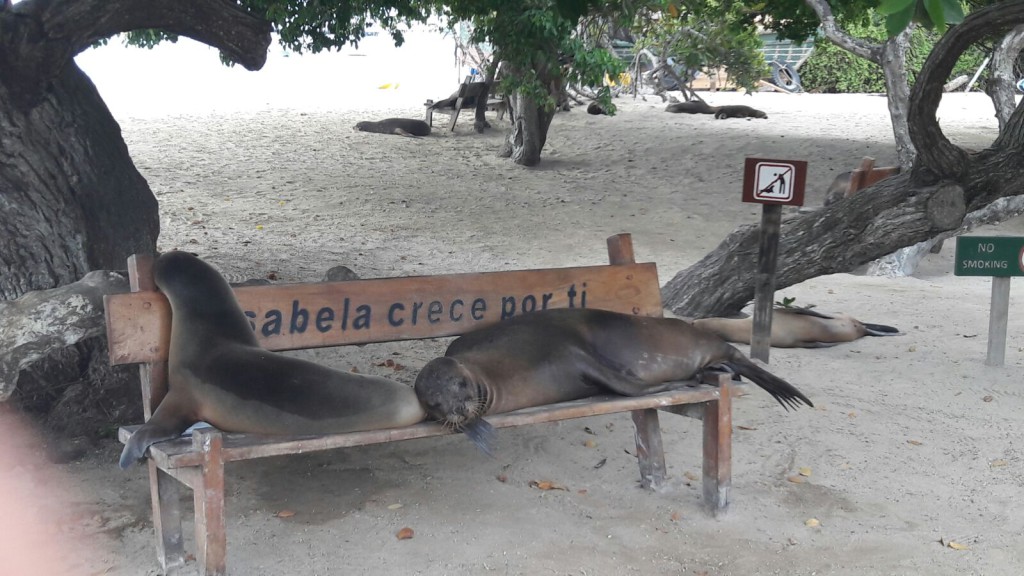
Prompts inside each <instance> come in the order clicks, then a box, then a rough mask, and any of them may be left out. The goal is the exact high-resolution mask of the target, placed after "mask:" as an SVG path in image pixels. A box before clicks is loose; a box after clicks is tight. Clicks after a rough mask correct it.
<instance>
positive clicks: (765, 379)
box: [723, 346, 814, 410]
mask: <svg viewBox="0 0 1024 576" xmlns="http://www.w3.org/2000/svg"><path fill="white" fill-rule="evenodd" d="M730 348H732V347H731V346H730ZM723 364H725V365H726V366H727V367H729V368H730V369H732V370H733V371H734V372H735V373H737V374H739V375H740V376H743V377H745V378H747V379H748V380H750V381H751V382H753V383H754V384H757V385H758V386H760V387H761V388H763V389H764V391H765V392H767V393H769V394H771V395H772V397H773V398H775V400H776V401H778V403H779V404H781V405H782V407H783V408H785V409H786V410H789V409H790V408H793V409H796V408H798V407H799V406H800V404H801V402H802V403H803V404H806V405H807V406H810V407H814V403H813V402H811V400H810V398H808V397H807V396H804V394H803V392H801V391H799V390H797V389H796V387H795V386H793V385H792V384H790V383H789V382H786V381H785V380H783V379H782V378H779V377H778V376H776V375H775V374H772V373H771V372H769V371H767V370H765V369H764V368H762V367H760V366H758V365H757V364H755V363H754V361H753V360H751V359H750V358H747V357H746V356H744V355H743V353H742V352H740V351H739V350H737V349H735V348H733V354H732V357H731V358H729V360H728V361H726V362H723Z"/></svg>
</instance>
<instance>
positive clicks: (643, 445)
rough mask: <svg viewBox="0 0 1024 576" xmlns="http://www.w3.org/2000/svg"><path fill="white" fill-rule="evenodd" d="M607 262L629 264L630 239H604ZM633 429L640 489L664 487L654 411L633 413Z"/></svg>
mask: <svg viewBox="0 0 1024 576" xmlns="http://www.w3.org/2000/svg"><path fill="white" fill-rule="evenodd" d="M608 262H609V263H610V264H633V263H635V262H636V256H635V255H634V253H633V237H632V236H630V235H629V234H616V235H615V236H611V237H609V238H608ZM632 416H633V425H634V426H635V427H636V458H637V463H638V464H639V465H640V485H641V486H643V487H644V488H647V489H655V488H659V487H660V486H662V485H663V484H664V483H665V449H664V447H663V445H662V442H661V424H660V422H659V421H658V411H657V410H656V409H654V408H646V409H644V410H634V411H633V412H632Z"/></svg>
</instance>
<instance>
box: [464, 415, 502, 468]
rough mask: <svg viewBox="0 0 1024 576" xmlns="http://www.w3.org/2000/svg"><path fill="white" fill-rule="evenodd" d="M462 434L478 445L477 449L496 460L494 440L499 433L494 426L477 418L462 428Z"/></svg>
mask: <svg viewBox="0 0 1024 576" xmlns="http://www.w3.org/2000/svg"><path fill="white" fill-rule="evenodd" d="M462 433H463V434H465V435H466V437H467V438H469V439H470V440H472V441H473V444H476V447H477V448H479V449H480V450H482V451H483V453H484V454H487V455H488V456H490V457H491V458H494V438H495V436H497V433H496V432H495V431H494V426H491V423H490V422H488V421H487V420H484V419H483V418H476V419H475V420H471V421H469V422H467V423H466V424H465V425H464V426H463V427H462Z"/></svg>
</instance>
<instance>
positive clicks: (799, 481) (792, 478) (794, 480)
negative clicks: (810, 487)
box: [786, 474, 806, 484]
mask: <svg viewBox="0 0 1024 576" xmlns="http://www.w3.org/2000/svg"><path fill="white" fill-rule="evenodd" d="M786 480H789V481H790V482H792V483H793V484H803V483H804V482H806V480H804V477H803V476H797V475H796V474H794V475H792V476H786Z"/></svg>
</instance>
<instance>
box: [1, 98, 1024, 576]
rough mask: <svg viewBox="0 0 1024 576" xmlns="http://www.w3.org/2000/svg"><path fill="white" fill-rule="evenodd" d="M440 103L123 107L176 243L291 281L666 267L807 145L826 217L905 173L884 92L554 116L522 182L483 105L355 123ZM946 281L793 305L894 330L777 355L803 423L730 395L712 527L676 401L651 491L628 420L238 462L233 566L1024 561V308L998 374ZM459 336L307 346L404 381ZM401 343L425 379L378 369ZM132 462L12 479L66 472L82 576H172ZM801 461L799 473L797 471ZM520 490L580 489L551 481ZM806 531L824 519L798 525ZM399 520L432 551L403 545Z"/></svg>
mask: <svg viewBox="0 0 1024 576" xmlns="http://www.w3.org/2000/svg"><path fill="white" fill-rule="evenodd" d="M449 84H451V83H450V82H449ZM450 89H451V88H446V89H444V90H442V92H441V93H440V94H437V93H434V94H421V93H415V92H413V93H408V94H407V95H403V96H402V97H401V98H399V97H391V96H387V97H381V98H380V100H379V102H378V103H377V106H376V109H375V110H370V109H369V108H370V107H367V106H364V105H360V107H357V108H358V109H348V108H346V107H345V103H344V102H342V101H339V102H335V103H334V105H333V106H323V105H319V104H318V105H309V106H306V105H302V104H297V105H293V106H291V107H285V106H279V105H277V104H272V105H268V106H264V107H262V108H260V107H259V106H256V107H255V108H256V109H253V110H241V111H231V112H223V113H222V112H216V111H213V112H206V113H197V112H194V111H193V112H189V113H182V114H176V113H168V114H164V115H160V114H149V115H141V114H139V115H132V114H130V113H128V112H125V111H124V109H118V108H116V107H115V108H114V112H115V115H117V116H118V118H119V120H120V121H121V124H122V128H123V130H124V135H125V139H126V141H127V142H128V146H129V148H130V149H131V152H132V155H133V157H134V158H135V160H136V163H137V165H138V167H139V169H140V171H141V172H142V173H143V175H144V176H145V177H146V178H147V179H148V181H149V183H150V186H151V187H152V188H153V191H154V192H155V193H156V195H157V197H158V198H159V201H160V208H161V223H162V226H163V234H162V236H161V239H160V248H161V249H171V248H176V247H177V248H187V249H188V250H191V251H193V252H197V253H199V254H201V255H202V256H203V257H204V258H206V259H208V260H209V261H210V262H212V263H214V264H215V265H217V266H218V267H220V268H221V269H222V270H223V271H224V272H225V273H227V274H229V275H231V276H232V277H237V278H252V277H257V278H259V277H265V276H267V275H268V274H269V273H271V272H273V273H275V274H276V275H277V277H278V278H279V281H281V282H292V281H309V280H318V279H320V278H322V276H323V274H324V272H325V271H326V270H327V269H328V268H330V267H331V266H334V265H337V264H345V265H347V266H350V267H351V268H353V269H354V270H355V271H356V272H357V273H358V274H360V275H361V276H363V277H378V276H400V275H415V274H424V273H445V272H467V271H480V270H499V269H509V268H532V267H548V266H570V265H582V264H600V263H603V262H605V251H604V240H605V238H606V237H607V236H609V235H611V234H614V233H618V232H631V233H632V234H633V236H634V242H635V245H636V249H637V253H638V257H639V259H640V260H645V261H655V262H657V263H658V266H659V270H660V276H661V281H662V282H665V281H667V280H668V279H669V278H670V277H671V275H672V274H674V273H675V272H676V271H677V270H679V269H681V268H684V267H686V266H688V265H690V264H692V263H694V262H695V261H696V260H697V259H698V258H700V257H701V256H702V255H703V254H705V253H706V252H707V251H708V250H710V249H712V248H714V247H715V245H716V244H717V243H718V242H720V241H721V240H722V238H723V237H724V236H725V235H726V234H727V233H728V232H729V231H731V230H732V229H733V228H734V227H736V226H737V225H740V224H746V223H750V222H754V221H756V219H757V218H758V214H759V209H758V208H757V207H756V206H753V205H745V204H742V203H741V202H740V201H739V196H740V188H741V179H742V165H743V159H744V157H745V156H748V155H758V156H767V157H781V158H791V159H803V160H807V161H808V162H809V163H810V175H809V182H808V194H807V205H809V206H813V205H820V203H821V201H822V198H823V194H824V189H825V187H827V185H828V183H829V182H830V181H831V179H832V177H833V176H834V175H835V174H836V173H838V172H839V171H842V170H847V169H849V168H852V167H853V166H854V165H855V164H856V163H857V162H858V161H859V159H860V158H861V157H862V156H865V155H870V156H874V157H876V158H877V159H878V160H879V163H880V164H885V163H888V162H891V161H892V159H893V147H892V143H891V132H890V127H889V124H888V116H887V112H886V106H885V100H884V98H882V97H879V96H869V95H853V96H828V95H795V96H790V95H781V94H757V95H755V96H753V97H748V96H741V95H738V94H706V96H707V97H708V98H709V99H710V100H711V102H712V103H713V104H721V103H747V104H751V105H754V106H756V107H758V108H761V109H763V110H765V111H767V112H768V115H769V119H768V120H757V121H746V120H730V121H715V120H713V119H712V118H711V117H709V116H688V115H669V114H666V113H664V112H662V108H663V105H662V104H661V102H660V100H657V99H654V100H653V101H647V102H645V101H641V100H637V101H633V100H631V99H625V98H620V99H619V100H618V103H619V105H620V107H621V108H620V113H619V115H617V116H615V117H593V116H588V115H586V114H585V113H584V112H583V111H582V110H574V111H573V112H570V113H565V114H559V115H558V116H557V117H556V118H555V121H554V123H553V126H552V129H551V133H550V136H549V139H548V144H547V147H546V149H545V153H544V160H543V163H542V165H541V166H539V167H538V168H534V169H524V168H521V167H517V166H514V165H512V164H510V163H509V162H507V161H505V160H502V159H498V158H496V157H495V151H496V150H497V148H498V145H499V143H500V140H501V138H502V130H501V127H503V124H497V125H496V126H497V128H498V129H496V130H493V131H491V132H490V133H488V134H485V135H483V136H480V135H476V134H475V133H473V131H472V129H471V124H470V121H469V119H468V118H467V119H466V121H464V122H460V124H459V126H458V128H457V129H456V131H455V133H454V134H445V133H442V132H439V133H435V134H434V135H432V136H430V137H428V138H425V139H405V138H398V137H391V136H382V135H375V134H365V133H357V132H353V131H352V130H351V127H352V125H353V124H355V122H356V121H358V120H362V119H369V118H380V117H386V116H408V117H421V115H422V106H420V102H422V99H423V97H437V96H440V95H444V94H445V93H446V92H447V91H449V90H450ZM399 92H400V91H399ZM940 116H941V121H942V126H943V127H944V129H945V130H946V131H947V133H948V134H950V135H951V137H952V138H953V139H954V141H956V142H958V143H962V144H964V145H968V146H973V147H983V146H985V145H986V144H988V143H989V142H991V140H992V139H993V138H994V136H995V125H996V124H995V120H994V118H992V114H991V107H990V104H989V102H988V100H987V99H986V98H985V97H984V96H982V95H978V94H971V95H952V96H948V97H947V98H946V99H945V101H944V103H943V106H942V108H941V110H940ZM1022 229H1024V225H1022V224H1021V223H1020V222H1019V221H1018V222H1011V223H1008V224H1004V225H1003V226H1001V227H999V228H997V229H995V230H994V231H993V230H990V231H991V232H995V233H1021V232H1022ZM952 268H953V264H952V245H951V244H949V245H947V246H946V248H945V249H944V250H943V251H942V252H941V253H940V254H937V255H930V256H928V257H927V259H926V260H925V262H924V263H923V264H922V266H921V267H920V269H919V271H918V273H917V274H916V275H915V276H914V277H909V278H899V279H886V278H875V277H862V276H854V275H847V274H839V275H834V276H828V277H821V278H816V279H813V280H811V281H808V282H806V283H803V284H801V285H799V286H794V287H790V288H786V289H784V290H781V291H779V295H778V296H779V297H782V296H788V297H796V298H797V303H798V304H816V305H817V306H818V307H819V309H823V310H833V311H843V312H847V313H850V314H853V315H855V316H857V317H860V318H862V319H865V320H868V321H874V322H881V323H886V324H892V325H895V326H897V327H899V328H900V329H902V331H903V332H904V335H902V336H898V337H893V338H866V339H862V340H860V341H857V342H854V343H849V344H845V345H841V346H837V347H835V348H830V349H819V350H773V352H772V358H771V367H772V370H773V371H775V372H776V373H777V374H779V375H780V376H782V377H784V378H786V379H788V380H789V381H791V382H793V383H794V384H796V385H797V386H799V387H800V388H801V389H802V390H803V391H804V392H805V393H806V394H808V395H809V396H810V397H811V398H812V399H813V400H814V402H815V404H816V406H817V408H815V409H809V410H800V411H797V412H792V413H786V412H784V411H783V410H782V409H781V408H780V407H779V406H778V405H777V404H775V403H774V401H772V400H771V398H770V397H769V396H768V395H766V394H763V393H760V392H755V393H754V394H752V395H750V396H747V397H745V398H742V399H740V400H738V401H736V403H735V415H734V423H735V425H736V428H735V437H734V438H735V442H734V445H733V491H732V505H731V508H730V510H729V512H728V513H727V514H725V515H724V516H722V517H719V518H717V519H716V518H711V517H709V516H708V515H707V514H705V513H704V512H703V510H702V508H701V503H700V483H699V481H694V480H691V478H697V477H699V474H700V425H699V422H697V421H693V420H689V419H685V418H681V417H673V416H671V415H665V416H663V417H662V424H663V429H664V436H665V444H666V451H667V453H666V457H667V460H668V463H669V473H670V474H671V481H670V486H669V487H668V488H667V489H665V490H663V491H660V492H657V493H651V492H647V491H644V490H641V489H640V488H639V486H638V471H637V466H636V460H635V458H634V457H633V456H632V454H631V453H632V452H633V451H634V446H633V433H632V424H631V422H630V420H629V416H628V415H624V414H623V415H616V416H611V417H596V418H590V419H583V420H576V421H567V422H561V423H557V424H550V425H538V426H531V427H526V428H522V429H516V430H505V431H502V432H501V435H500V440H499V450H498V454H497V457H496V458H493V459H492V458H488V457H487V456H485V455H483V454H481V453H480V452H479V451H477V450H476V449H475V448H474V447H473V446H472V445H471V444H470V443H469V442H468V441H466V440H465V439H464V438H462V437H460V436H452V437H446V438H434V439H426V440H416V441H408V442H404V443H396V444H392V445H386V446H374V447H365V448H360V449H350V450H339V451H332V452H326V453H319V454H311V455H301V456H290V457H278V458H270V459H265V460H261V461H250V462H245V463H239V464H233V465H230V466H229V467H228V474H227V490H228V493H229V496H228V500H227V511H228V512H227V513H228V565H229V569H230V573H231V574H236V575H268V576H269V575H284V574H305V575H314V574H320V575H335V574H346V575H347V574H430V575H441V574H460V575H461V574H527V575H539V574H560V575H561V574H564V575H578V576H583V575H587V576H593V575H619V574H666V575H667V574H685V575H706V574H721V575H751V574H783V575H791V574H806V575H810V574H848V575H864V574H886V575H888V574H897V575H902V574H928V575H944V574H949V575H952V574H957V575H962V574H985V575H1017V574H1020V573H1021V570H1022V566H1024V552H1022V550H1024V534H1022V533H1024V504H1022V500H1021V498H1020V493H1021V491H1022V489H1024V446H1022V441H1021V436H1020V430H1021V425H1022V422H1024V420H1022V418H1024V416H1022V414H1024V394H1022V393H1021V390H1022V389H1021V381H1020V373H1021V366H1022V363H1024V320H1022V319H1021V317H1020V315H1015V314H1011V317H1010V320H1009V334H1008V339H1009V346H1008V349H1007V355H1006V366H1005V367H1002V368H992V367H987V366H985V364H984V359H985V350H986V334H987V323H988V302H989V290H990V282H989V281H988V280H987V279H984V278H975V279H966V278H958V277H954V276H953V275H952ZM1019 306H1020V304H1019V298H1018V297H1017V296H1016V294H1014V295H1012V300H1011V308H1012V309H1013V310H1016V309H1019ZM444 345H445V342H440V341H427V342H416V343H405V344H388V345H380V346H367V347H364V348H358V349H336V350H332V351H321V352H318V353H316V354H312V355H310V356H311V357H313V358H316V359H318V360H320V361H323V362H325V363H329V364H331V365H334V366H337V367H340V368H344V369H348V368H350V367H352V366H355V367H357V368H358V369H359V370H360V371H362V372H364V373H376V374H381V375H386V376H390V377H393V378H396V379H398V380H400V381H402V382H406V383H411V381H412V380H413V378H414V377H415V367H417V366H419V365H422V364H423V363H424V362H426V361H427V360H429V359H430V358H432V357H434V356H436V355H438V354H440V353H441V351H442V350H443V347H444ZM741 348H745V347H743V346H741ZM384 358H396V359H397V360H398V361H399V362H400V363H401V364H404V365H405V366H408V368H406V369H405V370H401V371H398V372H395V371H393V370H391V369H388V368H383V367H378V366H375V364H377V363H379V362H380V361H381V360H382V359H384ZM588 441H590V442H589V443H588ZM119 450H120V445H118V444H116V443H114V442H113V441H111V443H110V445H109V446H108V447H106V448H104V449H102V450H100V451H97V452H95V453H90V454H89V455H88V456H87V457H86V458H85V459H83V460H81V461H78V462H75V463H71V464H67V465H62V466H59V467H57V469H56V470H55V471H54V470H53V467H52V466H50V465H47V464H45V463H44V462H38V463H26V464H25V465H23V466H21V467H19V468H18V469H17V470H19V471H20V473H21V474H23V475H27V477H29V478H38V479H39V482H40V486H49V484H47V483H46V482H48V481H44V479H47V478H51V479H52V478H56V477H57V476H59V478H60V482H61V483H60V484H59V486H65V485H67V486H66V490H65V492H66V498H65V500H66V505H63V506H60V507H59V509H58V510H57V511H55V512H54V516H55V517H56V518H57V519H58V521H59V523H60V530H61V532H62V533H64V534H67V535H70V536H77V537H80V538H84V539H85V540H86V541H87V542H89V543H90V547H91V552H92V553H91V554H87V555H78V556H74V564H75V566H76V568H75V569H73V570H72V572H71V573H74V574H88V575H92V574H110V575H124V576H128V575H132V576H135V575H139V574H147V575H148V574H157V573H158V569H157V566H156V562H155V558H154V542H153V536H152V524H151V518H150V508H149V494H148V482H147V481H146V473H145V468H144V467H136V468H134V469H131V470H129V471H127V472H125V471H121V470H119V469H118V468H117V465H116V461H117V456H118V453H119ZM600 463H604V465H603V466H599V464H600ZM802 468H806V470H804V471H805V472H809V476H807V477H805V478H804V481H803V482H801V483H794V482H791V481H789V480H787V478H789V477H791V476H793V475H795V474H798V472H799V470H800V469H802ZM54 472H55V473H56V475H57V476H55V475H54ZM499 475H502V476H504V477H506V481H504V482H502V481H499V480H498V479H497V477H498V476H499ZM532 480H550V481H554V482H557V483H559V484H561V485H564V486H565V487H566V488H567V490H565V491H549V492H542V491H539V490H537V489H536V488H531V487H530V486H529V483H530V481H532ZM65 481H66V482H65ZM52 482H57V480H52ZM55 485H56V484H55ZM43 494H44V496H42V498H43V499H44V500H47V501H51V500H53V501H58V500H55V499H57V496H55V495H54V494H53V492H52V491H48V492H43ZM189 500H190V499H189ZM50 508H52V506H50ZM186 509H190V505H188V506H186ZM284 511H287V512H289V513H292V514H290V515H289V514H281V513H282V512H284ZM812 518H814V519H817V520H818V521H819V522H820V525H819V526H816V527H809V526H807V525H806V524H805V522H806V521H807V520H809V519H812ZM190 521H191V517H190V516H187V517H186V530H188V529H189V528H188V526H187V525H188V524H189V522H190ZM403 527H410V528H412V529H413V530H414V531H415V537H414V538H412V539H410V540H402V541H400V540H398V539H396V537H395V535H396V533H397V532H398V531H399V530H400V529H401V528H403ZM189 538H190V536H189ZM940 539H941V540H943V541H946V542H948V541H953V542H955V543H958V544H959V545H962V547H963V548H964V549H962V550H957V549H954V548H950V547H948V546H945V545H944V544H943V543H941V542H940ZM186 546H187V547H188V549H190V550H193V549H194V548H193V547H192V542H191V541H190V540H188V541H187V542H186ZM25 550H29V549H28V548H26V549H25ZM45 554H47V555H49V554H53V552H52V551H49V550H48V551H47V552H45ZM193 570H194V563H190V564H189V566H188V569H187V570H186V571H185V573H186V574H192V573H194V572H193ZM5 573H6V572H5Z"/></svg>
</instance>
